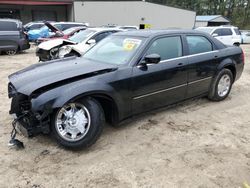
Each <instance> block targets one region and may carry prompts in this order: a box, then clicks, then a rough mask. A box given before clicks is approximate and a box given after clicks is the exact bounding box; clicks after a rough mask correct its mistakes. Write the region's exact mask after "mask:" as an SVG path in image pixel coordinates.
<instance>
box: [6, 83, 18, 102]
mask: <svg viewBox="0 0 250 188" xmlns="http://www.w3.org/2000/svg"><path fill="white" fill-rule="evenodd" d="M15 95H17V90H16V88H15V87H14V85H13V84H12V83H10V82H9V83H8V97H9V98H12V97H14V96H15Z"/></svg>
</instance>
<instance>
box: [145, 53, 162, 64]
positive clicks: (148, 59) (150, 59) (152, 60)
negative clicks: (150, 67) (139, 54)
mask: <svg viewBox="0 0 250 188" xmlns="http://www.w3.org/2000/svg"><path fill="white" fill-rule="evenodd" d="M144 61H145V64H157V63H159V62H160V61H161V56H160V55H159V54H149V55H146V56H145V58H144Z"/></svg>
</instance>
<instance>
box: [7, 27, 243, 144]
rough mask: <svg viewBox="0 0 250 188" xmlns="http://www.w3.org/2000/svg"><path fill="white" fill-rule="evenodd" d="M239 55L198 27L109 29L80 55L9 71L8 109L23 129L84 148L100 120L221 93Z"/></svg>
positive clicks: (237, 72)
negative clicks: (144, 29) (10, 72)
mask: <svg viewBox="0 0 250 188" xmlns="http://www.w3.org/2000/svg"><path fill="white" fill-rule="evenodd" d="M243 67H244V54H243V51H242V50H241V48H239V47H235V46H231V47H227V46H225V45H223V44H222V43H221V42H219V41H218V40H216V39H214V38H213V37H211V36H209V35H207V34H205V33H201V32H198V31H184V30H183V31H181V30H177V31H175V30H166V31H164V30H158V31H154V30H151V31H129V32H122V33H117V34H114V35H112V36H110V37H107V38H106V39H104V40H102V41H101V42H100V43H98V44H97V45H96V46H94V47H93V48H91V49H90V50H89V51H88V52H87V53H86V54H85V55H84V56H83V57H80V58H66V59H63V60H56V61H51V62H47V63H42V64H35V65H33V66H30V67H28V68H26V69H24V70H21V71H19V72H17V73H14V74H12V75H10V76H9V81H10V82H9V85H8V92H9V97H10V98H12V104H11V109H10V113H11V114H14V115H15V117H16V118H17V119H16V121H18V122H19V126H20V127H21V130H22V131H23V132H25V133H26V134H27V135H28V136H34V135H36V134H38V133H49V132H52V135H53V136H54V137H55V138H56V140H57V141H58V142H59V143H60V144H62V145H63V146H65V147H68V148H82V147H88V146H90V145H91V144H93V143H95V141H96V140H97V139H98V137H99V136H100V134H101V132H102V129H103V125H104V123H105V121H107V122H109V123H111V124H113V125H117V124H118V123H119V122H121V121H122V120H124V119H126V118H129V117H131V116H132V115H135V114H139V113H143V112H145V111H149V110H152V109H156V108H159V107H163V106H166V105H170V104H173V103H177V102H180V101H183V100H186V99H190V98H193V97H197V96H208V98H209V99H211V100H213V101H221V100H223V99H225V98H226V97H227V96H228V95H229V93H230V90H231V87H232V85H233V83H234V82H235V81H236V80H237V79H238V78H239V77H240V76H241V73H242V71H243Z"/></svg>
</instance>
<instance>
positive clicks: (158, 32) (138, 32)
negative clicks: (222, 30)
mask: <svg viewBox="0 0 250 188" xmlns="http://www.w3.org/2000/svg"><path fill="white" fill-rule="evenodd" d="M170 34H203V35H204V33H203V32H200V31H195V30H184V29H178V30H172V29H165V30H151V29H150V30H133V31H125V32H122V33H116V34H115V35H123V36H137V37H146V38H148V37H154V36H158V35H170Z"/></svg>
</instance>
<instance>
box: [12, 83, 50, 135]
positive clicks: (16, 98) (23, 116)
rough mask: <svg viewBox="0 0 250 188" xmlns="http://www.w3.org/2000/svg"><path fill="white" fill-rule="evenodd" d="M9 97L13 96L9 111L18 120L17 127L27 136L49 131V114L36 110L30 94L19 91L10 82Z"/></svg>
mask: <svg viewBox="0 0 250 188" xmlns="http://www.w3.org/2000/svg"><path fill="white" fill-rule="evenodd" d="M8 94H9V98H12V101H11V108H10V111H9V113H10V114H11V115H13V117H14V118H15V120H17V122H18V125H17V128H18V129H19V130H20V131H21V132H22V134H23V135H25V136H27V137H32V136H35V135H37V134H39V133H45V134H46V133H49V116H45V115H44V114H42V113H39V112H34V111H33V110H32V104H31V102H30V98H29V96H26V95H24V94H21V93H18V92H17V91H16V89H15V87H14V86H13V85H12V84H11V83H9V84H8Z"/></svg>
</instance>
